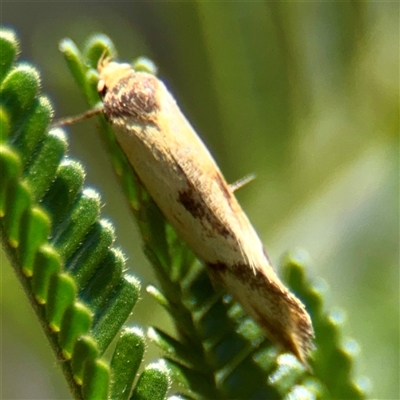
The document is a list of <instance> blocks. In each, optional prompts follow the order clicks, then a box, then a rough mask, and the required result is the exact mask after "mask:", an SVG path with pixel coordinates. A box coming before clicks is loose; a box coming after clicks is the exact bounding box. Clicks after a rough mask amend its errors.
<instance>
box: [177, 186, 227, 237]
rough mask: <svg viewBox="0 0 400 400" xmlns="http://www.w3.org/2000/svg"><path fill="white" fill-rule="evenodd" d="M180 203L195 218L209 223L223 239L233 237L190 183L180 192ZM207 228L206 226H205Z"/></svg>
mask: <svg viewBox="0 0 400 400" xmlns="http://www.w3.org/2000/svg"><path fill="white" fill-rule="evenodd" d="M177 200H178V202H179V203H181V204H182V206H183V207H184V208H185V209H186V210H187V211H188V212H189V213H190V214H191V215H192V216H193V217H194V218H198V219H200V220H202V221H204V222H208V223H209V224H210V226H211V228H212V230H213V231H216V232H218V233H219V234H220V235H222V236H223V237H228V236H232V233H231V231H230V230H229V229H228V228H227V227H226V226H225V225H224V224H223V223H222V222H221V221H219V220H218V218H217V217H216V216H215V215H214V214H213V213H212V211H210V210H209V208H208V207H207V205H206V204H205V202H204V200H203V198H202V197H201V196H200V195H199V194H198V192H197V190H195V189H194V187H193V186H192V184H191V183H189V181H188V188H187V189H185V190H181V191H179V192H178V199H177ZM203 226H204V227H205V228H207V227H206V226H205V224H203Z"/></svg>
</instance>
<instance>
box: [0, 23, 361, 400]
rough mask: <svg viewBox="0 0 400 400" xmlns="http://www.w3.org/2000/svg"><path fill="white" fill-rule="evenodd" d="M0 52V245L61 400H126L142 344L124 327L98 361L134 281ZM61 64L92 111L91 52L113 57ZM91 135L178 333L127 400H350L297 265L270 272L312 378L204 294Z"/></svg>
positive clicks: (127, 308) (208, 291) (357, 394)
mask: <svg viewBox="0 0 400 400" xmlns="http://www.w3.org/2000/svg"><path fill="white" fill-rule="evenodd" d="M0 38H1V40H2V44H1V48H2V55H1V56H2V60H1V63H0V64H1V66H2V71H1V88H0V90H1V133H2V135H1V152H0V156H1V158H0V162H1V163H2V164H1V171H2V185H1V188H2V189H1V192H0V216H1V220H0V222H1V235H2V241H3V244H4V246H5V248H6V251H7V254H8V255H9V257H10V260H11V261H12V264H13V266H14V269H15V271H16V273H17V275H18V277H19V279H20V281H21V283H22V285H23V286H24V288H25V291H26V293H27V295H28V298H29V299H30V302H31V304H32V305H33V307H34V309H35V311H36V313H37V315H38V317H39V319H40V321H41V323H42V326H43V328H44V331H45V333H46V335H47V337H48V338H49V341H50V343H51V344H52V347H53V349H54V352H55V354H56V357H57V359H58V360H59V361H61V360H64V361H65V360H67V362H60V364H61V366H62V368H63V372H64V374H65V376H66V378H67V380H68V382H69V385H70V388H71V391H72V393H73V395H74V396H75V397H76V398H106V397H110V398H128V397H129V395H130V388H131V386H132V384H133V380H134V378H135V375H136V372H137V370H138V368H139V364H140V362H141V359H142V356H143V351H144V346H145V342H144V335H143V333H142V331H140V330H138V328H135V329H132V328H128V327H125V328H124V329H123V331H122V332H121V333H120V336H119V340H118V343H117V347H116V349H115V351H114V353H113V357H112V360H111V362H110V363H109V362H108V361H107V360H105V359H104V358H103V354H104V351H105V350H106V349H107V347H108V346H109V344H110V342H111V341H112V339H113V338H114V337H115V336H117V334H118V331H119V329H120V328H121V326H122V325H123V323H124V321H125V319H126V318H127V316H128V314H129V313H130V312H131V310H132V307H133V306H134V304H135V303H136V300H137V297H138V290H139V281H138V279H137V278H132V277H130V276H128V275H126V274H125V273H124V272H123V268H124V267H123V265H124V260H123V256H122V254H121V252H120V251H119V250H117V249H115V248H113V247H112V242H113V240H114V233H113V229H112V227H111V225H110V223H109V222H105V221H102V220H101V219H100V210H99V204H100V201H99V196H98V195H97V193H95V192H94V191H92V190H87V189H86V190H85V189H84V188H83V180H84V170H83V167H82V166H81V165H80V164H79V163H78V162H76V161H71V160H66V159H65V158H64V155H65V152H66V147H67V142H66V138H65V135H64V134H63V132H62V130H59V129H50V130H48V125H49V122H50V120H51V114H52V109H51V106H50V103H49V101H48V100H47V99H46V98H45V97H43V96H41V95H40V94H39V89H38V88H39V77H38V73H37V71H36V70H35V68H33V67H32V66H29V65H23V64H19V63H17V62H16V57H17V53H18V44H17V40H16V37H15V34H14V33H13V32H11V31H9V30H3V31H2V32H1V35H0ZM61 50H62V52H63V54H64V56H65V58H66V60H67V63H68V65H69V68H70V70H71V72H72V75H73V76H74V79H75V80H76V82H77V84H78V86H79V87H80V89H81V90H82V92H83V94H84V95H85V97H86V99H87V100H88V103H89V104H90V105H91V106H94V105H95V104H96V103H97V102H98V95H97V91H96V84H97V74H96V71H95V67H96V64H97V60H98V58H99V57H100V55H101V54H102V53H104V52H107V53H109V54H112V55H115V54H116V52H115V49H114V45H113V44H112V42H111V41H110V40H109V39H108V38H107V37H105V36H103V35H95V36H93V37H91V38H90V39H89V40H88V41H87V43H86V45H85V47H84V50H83V52H82V53H81V52H80V51H79V50H78V49H77V47H76V46H75V45H74V43H73V42H71V41H70V40H65V41H63V42H62V45H61ZM136 67H137V68H141V67H142V63H136ZM100 132H101V135H102V137H103V139H104V141H105V143H106V147H107V151H108V153H109V154H110V156H111V161H112V163H113V166H114V169H115V170H116V173H117V176H118V178H119V180H120V182H121V185H122V187H123V189H124V192H125V194H126V197H127V199H128V203H129V205H130V208H131V210H132V212H133V215H134V216H135V218H136V221H137V223H138V226H139V228H140V232H141V234H142V238H143V247H144V252H145V253H146V255H147V257H148V258H149V260H150V261H151V263H152V266H153V267H154V270H155V272H156V275H157V278H158V284H155V285H152V286H150V287H149V288H148V293H150V294H151V295H152V296H153V297H154V298H155V299H156V300H157V301H158V303H159V304H160V305H161V306H163V307H165V308H166V309H167V311H168V312H169V313H170V315H171V318H172V320H173V321H174V324H175V326H176V330H177V337H176V338H173V337H171V336H169V335H168V334H166V333H165V332H164V331H163V330H162V329H160V328H159V327H148V337H149V338H150V339H151V340H152V341H154V342H155V343H156V344H157V345H158V346H159V347H160V348H161V349H162V350H163V351H164V352H165V356H164V361H162V362H161V361H160V362H158V363H156V364H151V365H149V366H147V368H146V369H145V370H144V372H142V374H141V375H140V378H139V379H138V382H137V384H136V386H135V388H134V389H133V394H132V398H134V399H135V398H148V399H156V398H164V397H166V396H167V390H168V388H169V384H170V379H171V381H172V383H174V384H176V385H179V386H177V387H176V386H175V387H174V390H175V391H176V392H178V393H181V394H180V395H181V397H188V398H232V397H235V398H283V397H288V398H316V397H324V398H329V397H331V398H363V397H364V396H365V394H364V393H363V391H362V390H361V389H360V388H359V387H358V386H357V385H356V384H355V383H354V381H353V377H352V365H353V358H354V355H353V354H352V353H351V352H349V351H348V349H347V350H346V348H345V346H344V345H343V343H342V339H341V325H340V322H338V320H337V319H335V318H334V316H333V315H332V314H331V313H327V312H326V311H324V308H323V295H322V293H321V292H320V291H319V290H317V289H316V288H315V287H314V285H312V284H311V283H309V282H307V281H306V279H305V277H304V272H303V271H304V264H306V263H305V262H304V260H302V258H301V254H299V253H295V254H288V255H287V257H286V259H285V261H284V262H283V265H284V271H285V274H286V281H287V283H288V284H289V286H290V287H291V288H292V289H293V291H294V292H295V293H296V294H297V295H298V296H299V297H300V298H302V299H303V301H304V302H305V304H306V305H307V307H308V309H309V311H310V313H311V315H312V319H313V323H314V326H315V331H316V342H315V344H316V351H315V352H314V354H313V357H312V360H311V366H312V369H313V373H310V372H309V371H306V370H304V368H303V367H302V366H301V365H300V364H299V363H298V362H297V360H295V359H294V357H292V356H290V355H287V354H286V355H278V354H277V353H276V350H275V349H274V347H273V346H271V345H270V344H269V343H268V342H267V341H266V340H264V339H263V338H262V336H261V335H260V332H259V329H258V327H257V326H256V325H255V324H254V323H253V322H252V321H251V320H249V319H248V318H247V317H246V315H244V313H243V311H242V310H241V308H240V306H239V305H238V304H235V303H234V302H232V300H231V299H230V298H229V296H226V295H224V294H223V293H221V292H215V290H214V288H213V287H212V285H211V282H210V280H209V278H208V276H207V274H206V272H205V270H204V267H203V266H202V265H201V263H200V262H199V261H198V260H196V259H195V258H194V256H193V255H192V253H191V252H190V250H189V249H188V248H187V247H186V245H185V244H184V243H182V242H181V241H180V240H179V238H178V237H177V236H176V235H175V232H174V231H173V229H172V228H171V227H170V226H169V225H168V224H167V223H166V222H165V220H164V218H163V216H162V215H161V213H160V212H159V211H158V209H157V207H156V206H155V204H154V203H153V201H152V200H151V199H150V198H149V196H148V194H147V193H146V191H145V190H144V189H143V187H142V186H141V184H140V182H139V181H138V179H137V177H136V175H135V173H134V171H132V169H131V168H130V166H129V164H128V162H127V160H126V159H125V156H124V155H123V153H122V152H121V150H120V149H119V147H118V145H117V143H116V141H115V138H114V136H113V134H112V131H111V130H110V127H109V126H108V125H107V123H106V121H105V120H104V118H103V117H102V116H100ZM158 285H159V287H158ZM128 355H129V356H128ZM339 372H340V373H339Z"/></svg>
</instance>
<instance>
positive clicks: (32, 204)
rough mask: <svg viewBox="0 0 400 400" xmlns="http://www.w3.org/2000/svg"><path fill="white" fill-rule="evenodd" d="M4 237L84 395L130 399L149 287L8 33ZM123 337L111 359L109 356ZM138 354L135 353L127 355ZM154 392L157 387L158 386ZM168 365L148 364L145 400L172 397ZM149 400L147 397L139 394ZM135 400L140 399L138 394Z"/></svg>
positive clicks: (1, 156)
mask: <svg viewBox="0 0 400 400" xmlns="http://www.w3.org/2000/svg"><path fill="white" fill-rule="evenodd" d="M0 41H1V43H0V47H1V60H0V66H1V76H0V82H1V86H0V93H1V105H0V119H1V142H0V171H1V185H0V188H1V189H0V231H1V238H2V243H3V246H4V248H5V250H6V253H7V255H8V256H9V259H10V261H11V264H12V265H13V267H14V269H15V272H16V274H17V276H18V278H19V280H20V282H21V284H22V286H23V287H24V289H25V292H26V294H27V297H28V299H29V301H30V303H31V304H32V306H33V308H34V310H35V312H36V314H37V316H38V318H39V320H40V323H41V325H42V327H43V330H44V332H45V334H46V336H47V338H48V340H49V342H50V344H51V346H52V348H53V350H54V353H55V355H56V358H57V360H58V361H59V365H60V367H61V368H62V370H63V372H64V375H65V377H66V380H67V382H68V385H69V387H70V390H71V392H72V394H73V396H74V397H75V398H76V399H96V400H98V399H106V398H113V399H116V398H118V399H127V398H128V397H129V395H130V392H131V388H132V384H133V380H134V379H135V377H136V373H137V371H138V368H139V366H140V364H141V362H142V358H143V354H144V350H145V338H144V334H143V331H142V330H141V329H139V328H135V327H124V328H123V329H122V331H121V332H120V333H119V331H120V329H121V327H122V325H123V324H124V322H125V321H126V319H127V317H128V316H129V314H130V313H131V311H132V308H133V307H134V305H135V304H136V301H137V299H138V296H139V290H140V284H139V281H138V279H136V278H135V277H133V276H131V275H128V274H125V273H123V270H124V268H125V261H124V257H123V255H122V253H121V251H120V250H119V249H117V248H116V247H114V246H113V242H114V240H115V233H114V228H113V227H112V225H111V223H110V222H109V221H107V220H105V219H102V218H101V215H100V202H101V200H100V196H99V194H98V193H97V192H96V191H94V190H92V189H87V188H85V187H84V177H85V173H84V169H83V167H82V165H81V164H80V163H79V162H78V161H75V160H73V159H71V158H67V156H66V155H67V147H68V142H67V138H66V135H65V133H64V131H63V130H61V129H48V125H49V123H50V121H51V118H52V113H53V111H52V107H51V104H50V101H49V100H48V98H47V97H45V96H43V95H42V94H41V93H40V89H39V88H40V79H39V74H38V72H37V70H36V69H35V68H34V67H33V66H32V65H29V64H27V63H19V62H17V57H18V51H19V46H18V41H17V38H16V35H15V33H14V32H13V31H11V30H7V29H1V30H0ZM117 336H119V339H118V341H117V344H116V348H115V351H114V356H113V358H112V361H111V363H109V362H108V361H106V360H105V359H103V353H104V351H105V350H106V349H107V348H108V346H109V344H110V343H111V341H112V340H113V339H114V338H115V337H117ZM126 355H129V357H126ZM150 387H151V390H150V389H149V388H150ZM168 387H169V373H168V371H167V369H166V366H165V364H164V363H163V362H157V363H153V364H150V365H148V366H147V367H145V369H144V371H143V372H142V374H141V376H140V378H139V381H138V384H137V385H136V387H135V388H134V393H136V395H134V396H136V398H146V396H147V398H163V397H165V394H166V392H167V390H168ZM137 393H138V394H139V395H138V394H137ZM134 398H135V397H134Z"/></svg>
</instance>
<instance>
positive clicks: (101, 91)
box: [97, 79, 107, 97]
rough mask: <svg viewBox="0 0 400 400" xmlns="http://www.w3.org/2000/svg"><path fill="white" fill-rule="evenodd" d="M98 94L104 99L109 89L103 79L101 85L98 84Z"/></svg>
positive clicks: (100, 81)
mask: <svg viewBox="0 0 400 400" xmlns="http://www.w3.org/2000/svg"><path fill="white" fill-rule="evenodd" d="M97 92H98V93H99V94H100V96H101V97H104V96H105V95H106V93H107V87H106V84H105V82H104V81H103V79H100V80H99V83H98V84H97Z"/></svg>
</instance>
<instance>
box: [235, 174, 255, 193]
mask: <svg viewBox="0 0 400 400" xmlns="http://www.w3.org/2000/svg"><path fill="white" fill-rule="evenodd" d="M255 178H256V176H255V174H249V175H246V176H244V177H243V178H241V179H239V180H237V181H236V182H233V183H231V184H230V185H229V187H230V189H231V190H232V192H236V190H238V189H241V188H242V187H243V186H245V185H247V184H248V183H249V182H251V181H252V180H254V179H255Z"/></svg>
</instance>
